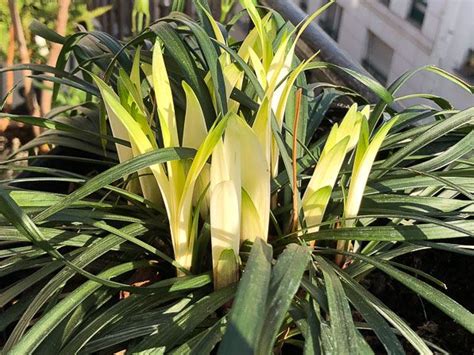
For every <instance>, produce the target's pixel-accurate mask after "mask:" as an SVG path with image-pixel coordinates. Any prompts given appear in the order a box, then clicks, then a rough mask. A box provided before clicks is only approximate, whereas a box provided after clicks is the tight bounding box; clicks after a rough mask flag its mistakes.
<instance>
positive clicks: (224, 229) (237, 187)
mask: <svg viewBox="0 0 474 355" xmlns="http://www.w3.org/2000/svg"><path fill="white" fill-rule="evenodd" d="M236 129H238V127H236V125H235V115H232V117H230V122H229V124H228V127H227V130H226V135H225V137H224V139H223V140H221V141H220V142H219V143H217V145H216V147H215V148H214V151H213V153H212V162H211V187H210V190H211V202H210V223H211V245H212V265H213V271H214V277H215V278H217V277H218V275H217V266H218V261H219V258H220V256H221V254H222V252H223V251H224V250H226V249H232V250H233V251H234V253H235V255H238V254H239V245H240V218H241V186H242V184H241V177H240V170H241V157H240V142H239V141H238V140H236V137H237V135H236V134H235V130H236Z"/></svg>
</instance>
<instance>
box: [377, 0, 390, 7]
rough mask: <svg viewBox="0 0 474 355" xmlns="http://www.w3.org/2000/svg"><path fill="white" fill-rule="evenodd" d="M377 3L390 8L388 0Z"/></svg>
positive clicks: (380, 0)
mask: <svg viewBox="0 0 474 355" xmlns="http://www.w3.org/2000/svg"><path fill="white" fill-rule="evenodd" d="M379 2H380V3H381V4H383V5H385V6H387V7H390V0H379Z"/></svg>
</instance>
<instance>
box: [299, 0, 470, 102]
mask: <svg viewBox="0 0 474 355" xmlns="http://www.w3.org/2000/svg"><path fill="white" fill-rule="evenodd" d="M295 2H296V3H297V4H298V5H300V6H301V7H302V8H303V9H304V10H306V11H307V12H313V11H315V10H316V9H318V8H319V7H320V6H322V5H324V4H325V3H326V2H327V0H295ZM318 22H319V24H320V25H321V27H322V28H323V29H324V30H325V31H326V32H327V33H328V34H329V35H330V36H331V37H332V38H333V39H334V40H336V41H337V42H338V44H339V45H340V47H341V48H342V49H343V50H345V51H347V52H348V53H349V55H350V56H351V57H352V58H354V59H355V60H357V61H359V62H360V63H361V64H362V65H363V66H364V67H365V68H366V69H367V70H368V71H369V72H370V73H371V74H372V75H373V76H374V77H375V78H377V79H378V80H379V81H380V82H381V83H383V84H385V85H387V84H390V83H391V82H393V81H394V80H395V79H396V78H398V77H399V76H400V75H402V74H403V73H404V72H406V71H408V70H411V69H414V68H417V67H420V66H423V65H427V64H433V65H436V66H438V67H440V68H443V69H445V70H447V71H449V72H451V73H454V74H456V75H457V76H460V77H461V78H462V79H463V80H465V81H467V82H470V83H471V84H473V83H474V0H337V1H336V3H335V4H333V5H331V7H330V8H329V9H328V10H327V11H326V12H325V13H324V14H322V15H321V16H320V17H319V19H318ZM413 93H431V94H435V95H440V96H443V97H446V98H447V99H449V100H450V102H452V103H453V105H454V106H455V107H457V108H465V107H468V106H473V105H474V99H473V96H472V95H471V94H469V93H468V92H466V91H463V89H461V88H459V87H458V86H456V85H455V84H453V83H451V82H449V81H447V80H445V79H442V78H440V77H438V76H436V75H435V74H433V73H429V72H422V73H419V74H417V75H416V76H415V77H413V78H412V79H411V80H410V81H408V82H407V84H406V85H405V87H404V88H403V89H402V90H400V92H398V93H397V96H403V95H407V94H413ZM408 103H413V101H412V102H408Z"/></svg>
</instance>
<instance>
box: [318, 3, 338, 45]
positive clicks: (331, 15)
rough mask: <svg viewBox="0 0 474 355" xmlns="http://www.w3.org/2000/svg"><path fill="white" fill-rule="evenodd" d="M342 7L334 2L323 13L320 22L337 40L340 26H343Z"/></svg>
mask: <svg viewBox="0 0 474 355" xmlns="http://www.w3.org/2000/svg"><path fill="white" fill-rule="evenodd" d="M341 18H342V7H341V6H340V5H338V4H332V5H331V6H329V8H328V9H327V10H326V11H325V12H324V13H323V14H321V20H320V21H319V24H320V25H321V27H322V28H323V30H324V31H326V33H327V34H328V35H329V36H331V37H332V39H334V40H335V41H337V38H338V37H339V27H341Z"/></svg>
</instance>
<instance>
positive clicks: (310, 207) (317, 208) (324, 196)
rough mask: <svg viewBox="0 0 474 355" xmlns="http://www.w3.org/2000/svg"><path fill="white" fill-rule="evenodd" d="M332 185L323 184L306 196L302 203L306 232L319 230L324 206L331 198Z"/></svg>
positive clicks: (324, 210)
mask: <svg viewBox="0 0 474 355" xmlns="http://www.w3.org/2000/svg"><path fill="white" fill-rule="evenodd" d="M331 193H332V187H331V186H324V187H321V188H320V189H319V190H317V191H315V192H314V193H313V194H312V195H311V196H310V197H308V198H307V200H306V201H305V204H304V220H305V224H306V227H307V230H306V231H307V232H308V233H314V232H317V231H318V230H319V225H320V224H321V222H322V221H323V217H324V213H325V212H326V207H327V205H328V203H329V199H330V198H331Z"/></svg>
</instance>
